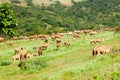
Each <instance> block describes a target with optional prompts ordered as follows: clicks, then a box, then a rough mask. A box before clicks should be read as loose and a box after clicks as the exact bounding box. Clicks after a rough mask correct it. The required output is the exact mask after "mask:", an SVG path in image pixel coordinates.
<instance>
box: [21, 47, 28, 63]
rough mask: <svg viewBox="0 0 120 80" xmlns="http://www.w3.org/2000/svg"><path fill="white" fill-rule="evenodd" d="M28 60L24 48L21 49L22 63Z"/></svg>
mask: <svg viewBox="0 0 120 80" xmlns="http://www.w3.org/2000/svg"><path fill="white" fill-rule="evenodd" d="M25 59H27V51H26V50H25V49H24V48H21V53H20V61H23V60H25Z"/></svg>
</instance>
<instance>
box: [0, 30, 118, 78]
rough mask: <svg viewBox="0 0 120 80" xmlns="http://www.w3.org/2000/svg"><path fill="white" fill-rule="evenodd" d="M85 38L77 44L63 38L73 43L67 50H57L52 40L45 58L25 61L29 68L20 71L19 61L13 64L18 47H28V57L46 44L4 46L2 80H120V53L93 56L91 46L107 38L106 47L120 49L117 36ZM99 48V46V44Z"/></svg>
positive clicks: (106, 34) (26, 42) (102, 34)
mask: <svg viewBox="0 0 120 80" xmlns="http://www.w3.org/2000/svg"><path fill="white" fill-rule="evenodd" d="M83 36H84V35H81V38H80V39H77V40H76V41H73V40H72V38H71V37H70V36H69V37H67V36H64V37H62V43H63V41H64V40H70V42H71V46H70V47H69V48H68V49H67V48H66V47H65V46H64V45H63V44H62V46H61V47H60V49H59V50H56V46H55V42H52V41H51V40H49V43H50V46H49V47H48V49H47V50H44V51H43V55H42V56H38V57H32V58H30V59H27V60H26V61H25V63H26V65H25V66H24V67H23V68H22V69H20V68H19V67H18V66H17V65H18V63H19V62H18V61H16V62H14V63H13V62H12V60H11V57H12V56H13V55H14V46H18V47H24V48H26V49H27V52H28V53H33V52H34V51H33V49H32V48H33V47H34V46H39V45H40V44H41V43H43V40H41V39H38V40H32V41H29V40H18V41H14V42H13V45H14V46H13V47H10V46H8V42H9V41H6V42H3V43H0V73H1V74H0V80H8V79H9V80H16V79H17V80H119V79H120V52H115V53H113V52H110V53H109V54H105V55H101V56H98V57H97V58H94V57H93V56H92V53H91V52H92V49H93V47H94V46H95V45H90V43H89V41H90V39H93V38H104V39H105V41H104V42H103V43H102V44H104V45H107V46H110V47H112V48H117V49H120V45H119V44H120V36H119V34H116V36H114V32H107V31H101V32H99V33H98V34H97V35H95V36H90V35H87V36H86V40H84V39H83ZM96 45H98V44H96Z"/></svg>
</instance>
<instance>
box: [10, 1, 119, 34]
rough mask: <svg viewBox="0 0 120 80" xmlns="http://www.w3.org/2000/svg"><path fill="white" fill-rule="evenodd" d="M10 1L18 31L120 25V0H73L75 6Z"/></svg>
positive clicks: (43, 31)
mask: <svg viewBox="0 0 120 80" xmlns="http://www.w3.org/2000/svg"><path fill="white" fill-rule="evenodd" d="M36 1H37V0H36ZM16 4H19V3H17V2H16V3H15V2H14V4H13V3H10V6H11V8H12V9H13V10H14V12H15V14H16V18H17V22H18V27H17V29H16V32H17V34H16V35H31V34H40V33H45V34H51V33H52V32H54V33H57V32H64V31H69V30H76V29H101V28H105V27H116V26H119V25H120V0H95V1H94V0H85V1H82V2H75V1H72V4H73V5H72V6H65V5H62V4H61V3H60V2H58V1H56V2H54V3H51V4H50V5H49V6H46V5H45V4H42V6H40V5H35V4H34V3H33V1H32V0H26V4H27V6H19V5H16Z"/></svg>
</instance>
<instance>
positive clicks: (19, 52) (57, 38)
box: [0, 30, 111, 61]
mask: <svg viewBox="0 0 120 80" xmlns="http://www.w3.org/2000/svg"><path fill="white" fill-rule="evenodd" d="M98 33H99V32H98V31H95V30H81V31H73V32H72V31H70V32H67V33H57V34H54V33H53V34H51V35H45V34H40V35H31V36H28V37H27V36H24V37H23V36H20V37H13V38H12V40H13V41H14V40H25V39H29V40H30V41H31V40H33V39H35V40H37V39H39V38H40V39H42V40H44V42H43V43H42V44H41V45H40V46H39V47H33V49H35V50H36V51H35V52H34V53H32V54H30V53H28V52H27V51H26V49H25V48H18V47H17V46H15V48H14V50H15V55H13V56H12V60H13V61H16V60H19V61H24V60H26V59H27V58H31V57H33V56H41V55H43V54H42V51H43V50H46V49H47V47H48V46H50V44H51V43H49V40H48V38H50V39H51V41H53V42H56V49H57V50H59V49H60V47H61V45H62V40H61V37H63V36H65V35H66V36H67V37H69V36H71V37H72V39H73V41H75V40H77V39H79V38H81V36H80V35H81V34H84V38H86V35H87V34H89V35H91V36H95V35H96V34H98ZM84 38H83V39H84ZM4 41H5V39H4V38H3V37H0V42H4ZM103 41H104V38H94V39H91V40H90V44H92V45H95V44H97V43H99V45H96V46H95V47H94V48H93V49H92V55H93V56H94V57H96V56H98V55H100V54H105V53H108V52H110V51H111V48H110V47H107V46H105V45H102V44H101V43H102V42H103ZM63 43H64V46H65V47H66V48H69V47H70V45H71V42H70V41H69V40H65V41H64V42H63ZM9 45H10V46H12V45H13V44H12V42H9Z"/></svg>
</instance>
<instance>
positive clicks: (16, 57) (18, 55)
mask: <svg viewBox="0 0 120 80" xmlns="http://www.w3.org/2000/svg"><path fill="white" fill-rule="evenodd" d="M12 60H13V61H16V60H20V54H16V55H14V56H12Z"/></svg>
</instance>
